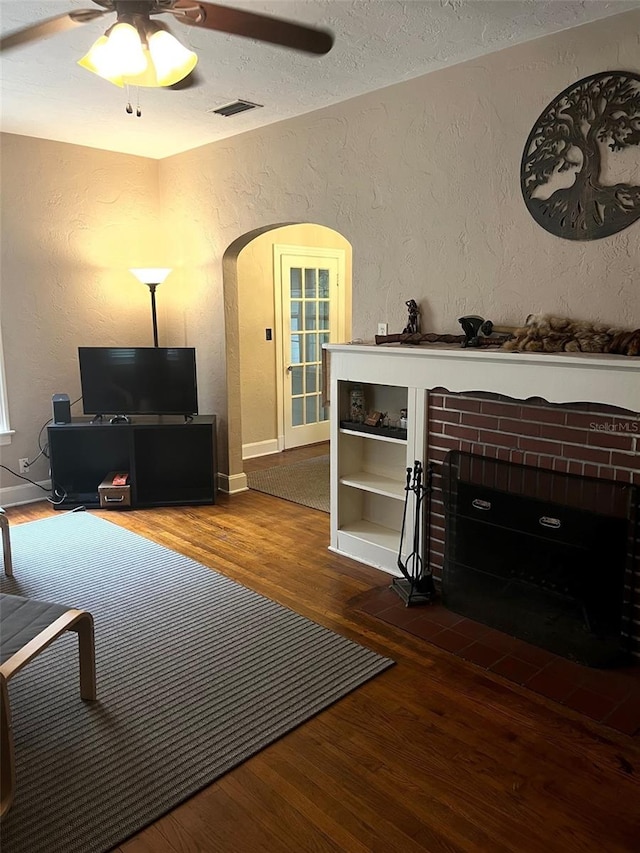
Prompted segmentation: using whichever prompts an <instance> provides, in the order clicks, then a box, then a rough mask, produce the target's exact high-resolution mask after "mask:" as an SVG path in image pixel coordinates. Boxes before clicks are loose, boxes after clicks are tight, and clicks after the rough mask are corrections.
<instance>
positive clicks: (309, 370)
mask: <svg viewBox="0 0 640 853" xmlns="http://www.w3.org/2000/svg"><path fill="white" fill-rule="evenodd" d="M305 377H306V386H307V387H306V391H307V394H313V393H314V392H315V391H318V366H317V365H315V364H308V365H307V366H306V368H305Z"/></svg>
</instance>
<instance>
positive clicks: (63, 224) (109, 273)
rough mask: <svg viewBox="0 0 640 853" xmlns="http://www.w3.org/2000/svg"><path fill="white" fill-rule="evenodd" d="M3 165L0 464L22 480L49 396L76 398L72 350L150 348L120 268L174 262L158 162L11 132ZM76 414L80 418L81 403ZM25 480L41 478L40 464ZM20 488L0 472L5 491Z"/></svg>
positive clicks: (142, 302) (138, 297)
mask: <svg viewBox="0 0 640 853" xmlns="http://www.w3.org/2000/svg"><path fill="white" fill-rule="evenodd" d="M1 156H2V261H1V263H2V285H1V287H2V289H1V291H0V300H1V302H0V304H1V307H2V338H3V345H4V354H5V366H6V378H7V388H8V396H9V411H10V416H11V427H12V429H14V430H15V431H16V434H15V436H14V437H13V441H12V444H11V445H8V446H6V447H3V448H2V461H3V464H5V465H7V466H9V467H11V468H13V469H14V470H17V467H18V465H17V460H18V459H19V458H20V457H27V458H29V459H33V458H34V456H35V455H36V454H37V452H38V450H37V447H38V445H37V438H38V431H39V429H40V427H41V426H42V425H43V424H45V422H46V421H47V420H48V419H49V418H50V417H51V395H52V394H54V393H56V392H62V393H67V394H69V396H70V397H71V400H72V401H73V400H75V399H76V398H77V397H79V396H80V374H79V370H78V359H77V347H78V346H81V345H112V344H113V345H125V344H134V345H151V344H152V342H153V339H152V336H151V314H150V307H149V291H148V290H147V288H146V287H144V286H143V285H141V284H140V283H139V282H136V280H135V279H134V278H133V276H132V275H131V274H130V273H129V272H127V270H128V268H129V267H132V266H151V265H153V266H155V265H158V266H160V265H162V264H164V263H167V262H168V261H169V260H170V259H169V258H168V256H167V255H166V254H165V253H164V246H165V245H166V241H165V240H163V239H162V237H161V235H160V231H159V225H158V215H157V214H158V187H157V164H156V163H155V162H154V161H152V160H147V159H144V158H141V157H132V156H129V155H122V154H112V153H108V152H103V151H98V150H95V149H90V148H83V147H80V146H76V145H67V144H64V143H58V142H47V141H45V140H41V139H31V138H29V137H24V136H14V135H10V134H3V135H2V151H1ZM169 281H170V279H168V280H167V283H166V287H169ZM164 286H165V285H163V287H164ZM158 301H159V303H161V301H162V296H161V291H160V290H159V291H158ZM162 317H163V312H162V311H160V312H159V322H160V326H161V335H162V324H163V319H162ZM72 412H73V414H81V413H82V408H81V404H78V405H76V406H74V407H73V409H72ZM43 440H44V441H46V434H45V435H44V436H43ZM105 473H106V472H105ZM29 476H30V477H32V478H33V479H36V480H43V479H46V478H47V476H48V465H47V460H46V459H44V458H41V459H40V460H39V461H38V462H37V463H36V465H35V466H34V467H33V468H32V469H31V470H30V472H29ZM20 482H21V481H20V480H18V479H17V478H15V477H13V476H11V475H10V474H8V473H7V472H5V471H1V479H0V483H1V484H2V486H3V487H8V486H17V485H19V484H20Z"/></svg>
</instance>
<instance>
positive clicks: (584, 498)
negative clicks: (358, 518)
mask: <svg viewBox="0 0 640 853" xmlns="http://www.w3.org/2000/svg"><path fill="white" fill-rule="evenodd" d="M443 493H444V502H445V516H446V534H445V535H446V544H445V558H444V566H443V571H442V600H443V603H444V604H445V606H446V607H448V608H449V609H450V610H453V611H455V612H457V613H460V614H461V615H463V616H468V617H470V618H472V619H475V620H477V621H479V622H483V623H485V624H487V625H490V626H491V627H494V628H498V629H500V630H502V631H505V632H506V633H508V634H511V635H512V636H516V637H520V638H521V639H523V640H526V641H527V642H530V643H533V644H534V645H538V646H541V647H543V648H546V649H548V650H550V651H552V652H555V653H556V654H560V655H563V656H564V657H567V658H570V659H572V660H575V661H577V662H579V663H584V664H587V665H589V666H601V667H605V666H615V665H617V664H619V663H623V662H625V660H626V658H627V657H628V655H629V651H630V634H631V632H630V627H631V623H632V600H633V597H634V592H635V590H634V588H633V584H632V583H631V582H630V583H629V584H627V585H625V578H627V579H633V572H632V568H633V562H634V557H635V536H634V535H633V531H634V530H635V518H636V513H637V503H638V500H637V490H636V489H635V487H634V486H632V485H630V484H626V483H618V482H615V481H608V480H603V479H598V478H593V477H580V476H577V475H573V474H568V473H563V472H557V471H550V470H545V469H542V468H536V467H533V466H527V465H522V464H514V463H511V462H506V461H502V460H498V459H491V458H488V457H486V456H483V455H479V454H472V453H464V452H460V451H450V452H449V453H448V454H447V456H446V458H445V461H444V464H443Z"/></svg>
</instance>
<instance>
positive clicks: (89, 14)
mask: <svg viewBox="0 0 640 853" xmlns="http://www.w3.org/2000/svg"><path fill="white" fill-rule="evenodd" d="M107 11H108V10H107ZM107 11H100V10H98V9H74V11H73V12H65V13H64V14H63V15H56V16H55V17H53V18H47V19H46V20H44V21H38V23H37V24H31V25H30V26H28V27H23V29H21V30H16V31H15V32H13V33H7V35H6V36H2V38H0V51H3V50H10V49H11V48H13V47H20V45H23V44H28V43H29V42H31V41H37V40H38V39H42V38H46V36H52V35H55V34H56V33H63V32H65V31H66V30H71V29H73V28H74V27H77V26H79V25H80V24H86V23H87V22H88V21H93V20H94V18H101V17H102V16H103V15H106V14H107Z"/></svg>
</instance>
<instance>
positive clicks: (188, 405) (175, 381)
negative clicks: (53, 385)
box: [78, 347, 198, 415]
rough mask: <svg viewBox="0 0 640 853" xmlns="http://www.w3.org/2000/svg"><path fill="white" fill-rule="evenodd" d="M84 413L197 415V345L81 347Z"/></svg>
mask: <svg viewBox="0 0 640 853" xmlns="http://www.w3.org/2000/svg"><path fill="white" fill-rule="evenodd" d="M78 360H79V362H80V384H81V388H82V406H83V410H84V413H85V415H194V414H197V412H198V389H197V385H196V351H195V349H194V348H193V347H78Z"/></svg>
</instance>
